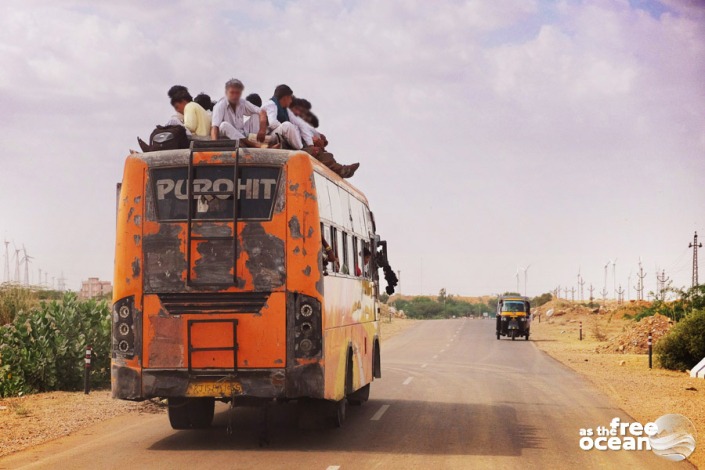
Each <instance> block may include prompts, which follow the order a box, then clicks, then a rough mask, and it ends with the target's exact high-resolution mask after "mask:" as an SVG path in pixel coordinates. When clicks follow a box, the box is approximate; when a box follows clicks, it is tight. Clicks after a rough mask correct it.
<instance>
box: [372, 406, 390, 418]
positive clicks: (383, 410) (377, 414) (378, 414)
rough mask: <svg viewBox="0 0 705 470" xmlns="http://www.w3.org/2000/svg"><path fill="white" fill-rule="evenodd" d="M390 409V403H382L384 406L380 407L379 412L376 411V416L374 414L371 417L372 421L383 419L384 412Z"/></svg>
mask: <svg viewBox="0 0 705 470" xmlns="http://www.w3.org/2000/svg"><path fill="white" fill-rule="evenodd" d="M388 409H389V405H382V406H381V407H380V409H379V410H377V413H375V414H374V416H372V417H371V418H370V421H379V420H380V419H382V415H383V414H384V413H385V411H387V410H388Z"/></svg>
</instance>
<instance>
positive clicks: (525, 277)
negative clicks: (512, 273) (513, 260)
mask: <svg viewBox="0 0 705 470" xmlns="http://www.w3.org/2000/svg"><path fill="white" fill-rule="evenodd" d="M530 267H531V265H530V264H529V265H527V266H526V267H525V268H521V269H522V271H524V297H526V292H527V291H526V282H527V280H528V278H529V268H530ZM518 273H519V272H518V271H517V274H518ZM517 285H518V284H517ZM517 293H519V292H517Z"/></svg>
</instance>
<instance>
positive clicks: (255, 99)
mask: <svg viewBox="0 0 705 470" xmlns="http://www.w3.org/2000/svg"><path fill="white" fill-rule="evenodd" d="M245 100H247V101H249V102H250V103H252V104H254V105H255V106H257V107H258V108H259V107H261V106H262V98H261V97H260V96H259V95H258V94H257V93H250V94H249V95H247V98H245ZM254 118H259V114H257V116H254V117H251V118H250V119H254Z"/></svg>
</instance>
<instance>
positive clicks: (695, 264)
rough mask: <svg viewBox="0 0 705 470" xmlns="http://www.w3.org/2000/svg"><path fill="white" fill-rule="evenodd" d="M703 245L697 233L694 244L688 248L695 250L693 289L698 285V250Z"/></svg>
mask: <svg viewBox="0 0 705 470" xmlns="http://www.w3.org/2000/svg"><path fill="white" fill-rule="evenodd" d="M702 247H703V244H702V243H698V232H695V236H694V237H693V243H690V244H689V245H688V248H692V249H693V287H695V286H697V285H698V248H702Z"/></svg>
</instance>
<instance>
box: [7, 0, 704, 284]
mask: <svg viewBox="0 0 705 470" xmlns="http://www.w3.org/2000/svg"><path fill="white" fill-rule="evenodd" d="M703 37H705V10H704V9H703V8H702V7H699V6H697V2H680V1H676V0H668V1H664V2H656V1H649V2H646V1H637V0H634V1H631V2H628V1H626V0H624V1H621V0H617V1H615V0H593V1H585V2H580V1H556V2H538V1H534V0H498V1H493V2H486V1H481V0H468V1H439V2H427V1H421V0H416V1H407V2H402V1H400V0H399V1H385V2H378V1H367V0H359V1H355V2H352V1H323V0H302V1H286V2H285V1H276V2H270V1H266V0H253V1H235V2H224V1H217V0H210V1H208V2H199V3H198V4H195V3H193V2H186V1H181V2H179V1H176V2H150V3H147V4H145V3H144V2H136V1H127V2H120V3H117V4H116V3H111V4H97V3H95V2H87V1H79V0H74V1H66V2H49V1H43V0H35V1H32V2H26V3H15V4H12V5H8V4H3V5H2V6H0V102H1V103H2V105H3V109H4V110H5V112H4V113H3V114H2V115H1V116H0V123H2V125H3V127H4V129H5V136H6V138H5V142H6V143H7V148H6V152H4V154H3V156H0V162H1V163H2V171H1V172H0V203H1V204H2V207H3V216H2V217H1V218H0V237H4V238H6V239H8V240H11V241H13V242H14V243H16V244H18V245H22V244H24V245H26V246H27V249H28V252H29V253H30V255H32V256H34V257H35V260H34V264H33V265H32V272H33V276H34V277H36V270H37V268H39V267H41V268H42V269H43V270H45V271H47V272H49V273H50V276H56V277H58V276H59V275H60V273H61V272H62V271H63V272H64V273H65V275H66V277H67V279H68V282H69V286H70V287H73V288H77V287H78V286H79V283H80V280H81V279H84V278H86V277H88V276H99V277H101V278H106V279H109V278H110V277H111V276H112V259H113V244H114V233H113V229H114V187H115V183H116V182H117V181H119V180H120V178H121V174H122V164H123V161H124V157H125V156H126V154H127V151H128V149H129V148H134V147H135V146H136V142H135V137H136V136H137V135H140V136H142V137H147V136H148V135H149V132H150V131H151V129H153V127H154V125H155V124H158V123H162V122H164V121H165V120H166V119H167V118H168V116H169V115H170V114H171V110H170V108H169V103H168V101H167V98H166V90H167V89H168V88H169V86H171V85H173V84H175V83H180V84H184V85H187V86H188V87H189V88H190V89H191V91H192V92H194V93H198V92H200V91H206V92H208V93H209V94H211V95H212V96H214V97H218V96H219V95H220V94H221V93H222V86H223V83H224V82H225V81H226V80H227V79H228V78H231V77H238V78H240V79H242V80H243V81H244V82H245V85H246V87H247V90H246V91H247V92H253V91H255V92H258V93H260V94H261V95H262V96H265V97H266V96H269V95H270V94H271V92H272V90H273V88H274V86H276V85H277V84H279V83H287V84H289V85H290V86H292V88H293V89H294V91H295V92H296V93H297V94H298V95H301V96H304V97H306V98H308V99H310V100H311V101H312V102H313V104H314V111H315V112H316V113H317V114H318V116H319V118H320V119H321V126H322V130H323V131H324V132H325V133H326V135H327V136H328V137H329V140H330V141H331V149H332V150H333V151H334V153H335V154H336V156H337V157H338V158H339V159H340V160H341V161H343V162H353V161H360V162H361V165H362V166H361V169H360V170H359V172H358V174H357V175H356V176H355V178H354V180H353V183H354V184H355V185H357V186H358V187H359V188H360V189H362V190H363V191H364V192H365V193H366V194H367V195H368V196H369V199H370V203H371V206H372V209H373V210H374V212H375V215H376V218H377V221H378V226H379V229H380V232H381V235H382V236H383V237H384V238H386V239H388V240H389V243H390V254H391V256H392V261H393V265H394V266H395V268H397V269H399V270H401V271H402V289H403V291H405V292H414V293H416V292H420V291H423V292H425V293H431V292H437V291H438V290H439V289H440V288H441V287H446V288H447V289H448V291H449V292H452V293H458V294H468V295H470V294H484V293H493V292H501V291H505V290H509V289H513V288H514V287H515V278H514V275H515V272H516V268H517V266H525V265H527V264H532V268H531V270H530V276H529V286H528V287H529V289H528V290H529V293H530V294H536V293H539V292H543V291H547V290H549V289H552V288H554V287H555V286H557V285H558V284H562V285H566V284H568V283H574V279H575V277H576V274H577V270H578V267H580V268H581V270H582V273H583V275H584V276H585V278H586V280H587V281H588V283H589V282H593V283H594V284H595V285H600V286H601V284H602V282H603V268H602V267H603V266H604V264H605V262H606V260H607V259H609V258H615V257H617V258H618V263H617V277H618V280H619V281H620V282H621V283H624V284H626V281H627V276H628V275H629V272H630V271H635V270H636V269H637V264H638V260H639V257H641V258H642V260H643V262H644V265H645V267H646V270H647V271H648V272H649V273H650V274H649V277H648V278H647V288H650V289H653V284H654V280H655V279H652V276H651V273H654V272H655V268H656V266H657V265H658V266H659V267H661V268H664V269H666V270H667V274H668V275H670V276H671V277H672V278H673V279H674V281H675V283H676V285H685V284H687V283H689V279H690V273H689V267H690V265H689V263H690V260H689V258H688V249H687V244H688V241H689V240H690V238H691V237H692V233H693V231H694V230H700V231H701V232H702V233H703V235H705V223H703V222H704V221H703V214H705V197H704V196H705V189H703V185H702V183H701V181H700V177H699V175H702V174H703V171H704V170H705V159H703V155H704V152H703V151H704V150H705V89H703V87H702V77H703V76H705V46H704V45H703V42H702V38H703ZM422 259H423V262H422ZM422 263H423V273H422V269H421V265H422Z"/></svg>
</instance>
